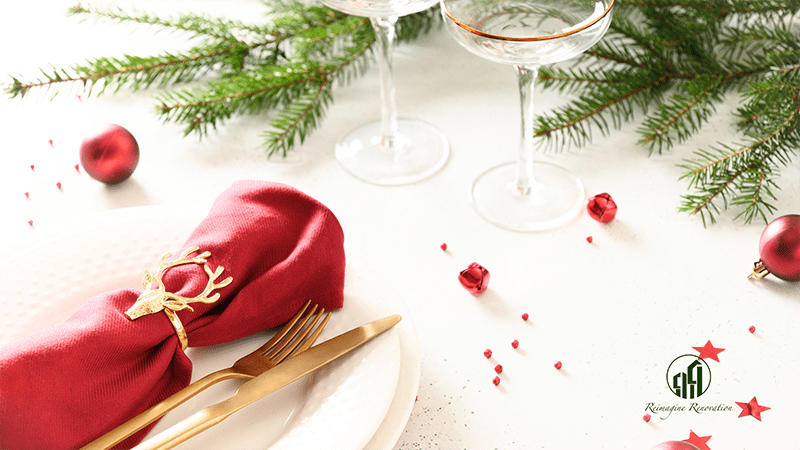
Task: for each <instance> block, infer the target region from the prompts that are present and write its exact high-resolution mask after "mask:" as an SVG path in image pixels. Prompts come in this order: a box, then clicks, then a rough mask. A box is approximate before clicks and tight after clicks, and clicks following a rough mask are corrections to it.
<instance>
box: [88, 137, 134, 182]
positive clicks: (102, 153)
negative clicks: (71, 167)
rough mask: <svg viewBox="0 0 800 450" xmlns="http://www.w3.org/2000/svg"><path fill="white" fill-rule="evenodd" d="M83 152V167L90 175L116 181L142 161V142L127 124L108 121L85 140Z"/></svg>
mask: <svg viewBox="0 0 800 450" xmlns="http://www.w3.org/2000/svg"><path fill="white" fill-rule="evenodd" d="M80 156H81V165H82V166H83V170H85V171H86V173H88V174H89V176H90V177H92V178H94V179H96V180H98V181H102V182H103V183H106V184H117V183H120V182H122V181H124V180H126V179H128V177H130V176H131V174H133V171H134V170H135V169H136V166H137V165H138V164H139V144H138V143H137V142H136V138H134V137H133V135H132V134H131V133H130V132H129V131H128V130H126V129H125V128H123V127H121V126H119V125H109V126H108V127H107V128H106V129H105V130H103V131H101V132H100V133H98V134H95V135H93V136H89V137H87V138H86V139H84V140H83V142H82V143H81V149H80Z"/></svg>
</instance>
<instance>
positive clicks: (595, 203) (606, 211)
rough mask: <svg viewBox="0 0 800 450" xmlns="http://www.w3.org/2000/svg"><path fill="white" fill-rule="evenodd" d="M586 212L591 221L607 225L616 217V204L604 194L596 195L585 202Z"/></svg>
mask: <svg viewBox="0 0 800 450" xmlns="http://www.w3.org/2000/svg"><path fill="white" fill-rule="evenodd" d="M586 211H588V212H589V215H590V216H592V219H594V220H596V221H598V222H600V223H608V222H611V221H612V220H614V217H615V216H616V215H617V204H616V202H614V199H613V198H611V196H610V195H608V194H606V193H605V192H604V193H602V194H597V195H595V196H593V197H591V198H589V201H588V202H586Z"/></svg>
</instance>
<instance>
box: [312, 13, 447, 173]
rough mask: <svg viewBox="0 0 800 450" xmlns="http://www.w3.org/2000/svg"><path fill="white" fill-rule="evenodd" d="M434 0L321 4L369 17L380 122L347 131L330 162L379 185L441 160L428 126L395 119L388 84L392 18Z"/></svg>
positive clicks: (435, 133) (438, 138)
mask: <svg viewBox="0 0 800 450" xmlns="http://www.w3.org/2000/svg"><path fill="white" fill-rule="evenodd" d="M437 1H438V0H322V3H324V4H325V5H326V6H329V7H331V8H333V9H336V10H338V11H341V12H343V13H346V14H351V15H355V16H361V17H369V20H370V22H371V23H372V27H373V28H374V30H375V38H376V42H375V49H376V51H377V59H378V64H379V66H378V69H379V72H380V80H381V120H380V121H378V122H372V123H367V124H366V125H362V126H361V127H359V128H356V129H355V130H353V131H351V132H350V133H349V134H348V135H346V136H345V137H344V138H342V140H341V141H339V142H338V143H337V144H336V159H337V160H338V161H339V163H340V164H341V165H342V167H344V169H345V170H347V171H348V172H349V173H350V174H351V175H353V176H355V177H356V178H360V179H362V180H364V181H367V182H370V183H374V184H380V185H400V184H408V183H413V182H416V181H419V180H422V179H424V178H427V177H429V176H431V175H433V174H434V173H435V172H436V171H438V170H439V169H440V168H441V167H442V166H443V165H444V163H445V161H447V157H448V155H449V154H450V144H449V142H448V141H447V138H446V137H445V136H444V135H443V134H442V133H441V132H440V131H439V130H438V129H436V128H435V127H433V126H432V125H430V124H428V123H426V122H423V121H421V120H410V119H398V118H397V107H396V104H395V88H394V82H393V80H392V45H393V42H394V38H395V24H396V22H397V18H398V17H400V16H405V15H408V14H412V13H415V12H419V11H422V10H425V9H427V8H430V7H431V6H433V5H434V4H435V3H436V2H437Z"/></svg>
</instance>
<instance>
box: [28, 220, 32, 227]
mask: <svg viewBox="0 0 800 450" xmlns="http://www.w3.org/2000/svg"><path fill="white" fill-rule="evenodd" d="M28 225H29V226H30V227H31V228H33V221H32V220H29V221H28Z"/></svg>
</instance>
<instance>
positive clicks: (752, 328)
mask: <svg viewBox="0 0 800 450" xmlns="http://www.w3.org/2000/svg"><path fill="white" fill-rule="evenodd" d="M747 330H748V331H749V332H751V333H755V332H756V327H754V326H752V325H750V328H748V329H747Z"/></svg>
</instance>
